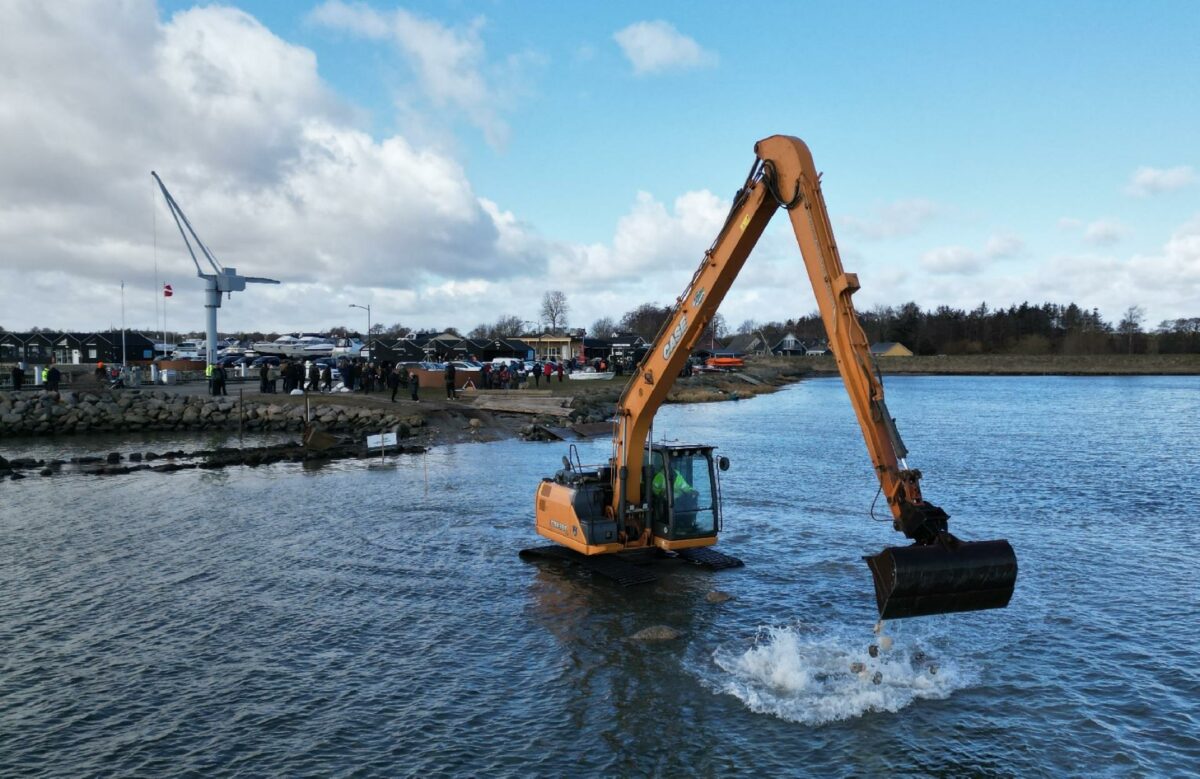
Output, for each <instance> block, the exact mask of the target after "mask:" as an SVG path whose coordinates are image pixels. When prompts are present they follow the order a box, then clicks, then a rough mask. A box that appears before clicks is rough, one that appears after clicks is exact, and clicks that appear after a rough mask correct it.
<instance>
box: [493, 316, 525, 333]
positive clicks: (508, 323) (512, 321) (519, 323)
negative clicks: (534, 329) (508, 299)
mask: <svg viewBox="0 0 1200 779" xmlns="http://www.w3.org/2000/svg"><path fill="white" fill-rule="evenodd" d="M523 322H524V320H523V319H521V317H519V316H513V315H509V316H502V317H500V318H499V319H497V320H496V324H494V325H492V335H491V337H492V338H512V337H513V336H518V335H520V334H521V329H522V327H523Z"/></svg>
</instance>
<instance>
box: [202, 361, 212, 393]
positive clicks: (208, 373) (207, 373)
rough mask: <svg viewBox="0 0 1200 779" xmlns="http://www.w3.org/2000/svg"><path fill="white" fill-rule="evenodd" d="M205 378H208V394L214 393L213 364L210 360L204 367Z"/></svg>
mask: <svg viewBox="0 0 1200 779" xmlns="http://www.w3.org/2000/svg"><path fill="white" fill-rule="evenodd" d="M204 378H206V379H208V394H209V395H212V394H213V364H212V363H211V362H210V363H209V364H208V365H206V366H205V368H204Z"/></svg>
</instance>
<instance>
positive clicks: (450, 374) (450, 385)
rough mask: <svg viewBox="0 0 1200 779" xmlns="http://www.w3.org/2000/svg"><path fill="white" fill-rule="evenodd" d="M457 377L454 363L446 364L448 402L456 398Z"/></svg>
mask: <svg viewBox="0 0 1200 779" xmlns="http://www.w3.org/2000/svg"><path fill="white" fill-rule="evenodd" d="M457 376H458V373H457V370H456V369H455V367H454V363H452V362H448V363H446V399H447V400H454V399H455V398H454V380H455V379H456V378H457Z"/></svg>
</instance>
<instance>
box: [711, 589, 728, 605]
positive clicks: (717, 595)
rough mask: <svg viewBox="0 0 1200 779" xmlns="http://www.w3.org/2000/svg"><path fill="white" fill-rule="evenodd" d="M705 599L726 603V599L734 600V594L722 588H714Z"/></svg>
mask: <svg viewBox="0 0 1200 779" xmlns="http://www.w3.org/2000/svg"><path fill="white" fill-rule="evenodd" d="M704 600H706V601H708V602H709V603H724V602H725V601H730V600H733V596H732V595H730V594H729V593H727V592H724V591H722V590H713V591H712V592H710V593H708V594H707V595H705V596H704Z"/></svg>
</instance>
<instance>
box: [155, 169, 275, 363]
mask: <svg viewBox="0 0 1200 779" xmlns="http://www.w3.org/2000/svg"><path fill="white" fill-rule="evenodd" d="M150 175H151V176H153V177H154V180H155V181H157V182H158V188H159V189H161V190H162V193H163V197H164V198H166V200H167V207H168V208H170V209H171V216H172V217H174V218H175V226H176V227H178V228H179V235H180V236H181V237H182V238H183V243H184V245H185V246H187V250H188V254H190V255H192V262H193V263H194V264H195V265H196V275H197V276H199V277H200V278H202V279H204V311H205V314H206V322H205V330H206V335H207V339H206V340H207V342H208V348H207V349H206V355H205V356H206V360H205V362H206V363H207V364H208V365H212V364H213V363H214V362H216V360H217V309H218V308H220V307H221V293H222V292H224V293H231V292H242V291H243V290H245V289H246V284H247V283H248V282H249V283H252V284H278V283H279V282H278V281H277V280H275V279H264V278H262V277H260V276H239V275H238V273H237V269H236V268H226V267H224V266H222V265H221V263H219V262H217V258H216V257H214V256H213V254H212V252H210V251H209V250H208V247H207V246H205V245H204V242H203V241H201V240H200V236H198V235H196V230H195V229H194V228H193V227H192V223H191V222H189V221H188V218H187V216H185V215H184V213H183V209H182V208H180V207H179V204H178V203H176V202H175V198H173V197H171V193H170V192H168V191H167V186H166V185H165V184H163V182H162V179H160V178H159V177H158V174H157V173H155V172H154V171H150ZM185 226H186V227H187V232H184V227H185ZM188 233H191V236H192V240H194V241H195V242H196V246H198V247H199V248H200V252H201V253H202V254H203V255H204V259H206V260H208V264H209V265H211V266H212V269H213V272H212V273H205V272H204V270H203V269H202V268H201V267H200V261H199V260H198V259H196V252H195V251H194V250H193V249H192V242H191V241H189V240H188Z"/></svg>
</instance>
